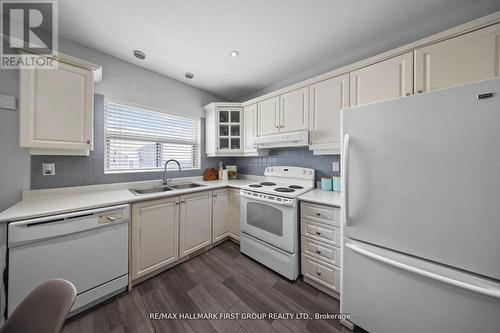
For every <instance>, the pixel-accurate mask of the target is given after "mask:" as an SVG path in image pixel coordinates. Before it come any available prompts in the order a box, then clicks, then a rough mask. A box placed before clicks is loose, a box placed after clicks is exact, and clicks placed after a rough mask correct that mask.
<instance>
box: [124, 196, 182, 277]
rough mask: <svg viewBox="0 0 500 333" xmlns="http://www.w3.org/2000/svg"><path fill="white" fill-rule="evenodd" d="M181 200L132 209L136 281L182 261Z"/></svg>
mask: <svg viewBox="0 0 500 333" xmlns="http://www.w3.org/2000/svg"><path fill="white" fill-rule="evenodd" d="M178 232H179V198H178V197H175V198H168V199H160V200H154V201H147V202H141V203H136V204H133V205H132V251H131V252H132V272H131V274H132V280H134V279H136V278H138V277H141V276H143V275H146V274H148V273H151V272H153V271H155V270H158V269H160V268H162V267H164V266H166V265H168V264H170V263H172V262H174V261H176V260H177V259H178V258H179V245H178V244H179V243H178Z"/></svg>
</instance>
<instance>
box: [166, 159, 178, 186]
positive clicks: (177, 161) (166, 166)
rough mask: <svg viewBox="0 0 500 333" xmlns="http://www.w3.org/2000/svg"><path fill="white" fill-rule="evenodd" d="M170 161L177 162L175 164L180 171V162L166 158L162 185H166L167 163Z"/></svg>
mask: <svg viewBox="0 0 500 333" xmlns="http://www.w3.org/2000/svg"><path fill="white" fill-rule="evenodd" d="M170 162H175V163H177V166H178V167H179V171H182V168H181V164H180V163H179V161H177V160H168V161H166V162H165V171H163V185H168V179H167V164H168V163H170Z"/></svg>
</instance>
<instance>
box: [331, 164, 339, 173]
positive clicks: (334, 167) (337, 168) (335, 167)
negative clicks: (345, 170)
mask: <svg viewBox="0 0 500 333" xmlns="http://www.w3.org/2000/svg"><path fill="white" fill-rule="evenodd" d="M332 169H333V172H340V163H339V162H333V166H332Z"/></svg>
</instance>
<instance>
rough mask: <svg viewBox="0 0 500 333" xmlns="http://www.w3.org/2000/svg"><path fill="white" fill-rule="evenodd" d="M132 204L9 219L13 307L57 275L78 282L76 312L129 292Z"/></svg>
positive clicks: (10, 304) (9, 290) (9, 306)
mask: <svg viewBox="0 0 500 333" xmlns="http://www.w3.org/2000/svg"><path fill="white" fill-rule="evenodd" d="M128 223H129V206H128V205H120V206H113V207H104V208H98V209H92V210H86V211H79V212H74V213H68V214H62V215H54V216H47V217H42V218H36V219H31V220H23V221H18V222H11V223H9V227H8V262H7V267H8V284H7V294H8V297H7V309H8V314H9V315H10V314H11V313H12V311H14V309H15V308H16V306H17V305H18V304H19V303H20V302H21V301H22V299H23V298H24V297H25V296H26V295H28V293H29V292H30V291H31V290H33V289H34V288H35V287H36V286H38V285H39V284H41V283H42V282H44V281H47V280H49V279H53V278H62V279H65V280H68V281H70V282H71V283H73V284H74V285H75V287H76V290H77V297H76V301H75V304H74V305H73V308H72V309H71V313H70V315H74V314H76V313H78V312H80V311H83V310H84V309H86V308H88V307H90V306H92V305H94V304H96V303H97V302H99V301H101V300H103V299H104V298H107V297H111V296H113V295H115V294H118V293H120V292H121V291H123V290H126V287H127V284H128Z"/></svg>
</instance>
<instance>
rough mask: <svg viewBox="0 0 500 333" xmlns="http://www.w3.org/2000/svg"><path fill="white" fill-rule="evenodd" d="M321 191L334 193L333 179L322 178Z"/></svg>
mask: <svg viewBox="0 0 500 333" xmlns="http://www.w3.org/2000/svg"><path fill="white" fill-rule="evenodd" d="M321 190H323V191H333V179H332V177H321Z"/></svg>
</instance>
